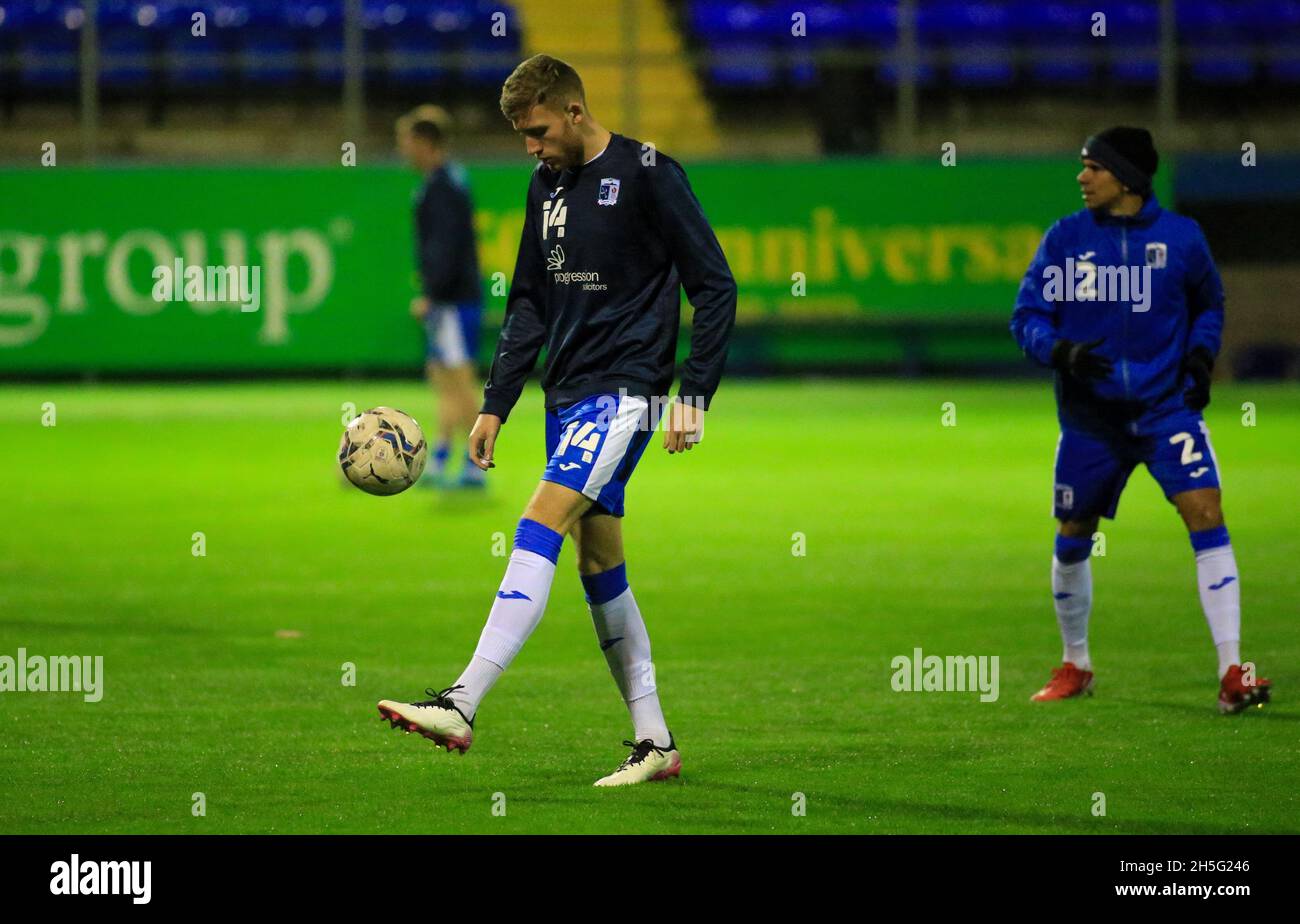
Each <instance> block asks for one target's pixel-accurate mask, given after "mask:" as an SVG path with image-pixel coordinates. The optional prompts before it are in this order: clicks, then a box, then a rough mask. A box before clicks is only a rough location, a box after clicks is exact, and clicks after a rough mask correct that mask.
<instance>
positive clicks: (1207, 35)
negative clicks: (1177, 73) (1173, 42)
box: [1177, 0, 1255, 86]
mask: <svg viewBox="0 0 1300 924" xmlns="http://www.w3.org/2000/svg"><path fill="white" fill-rule="evenodd" d="M1240 13H1241V10H1240V9H1239V8H1238V7H1237V6H1236V5H1235V4H1231V3H1220V2H1217V0H1197V2H1195V3H1189V2H1187V0H1182V2H1180V3H1179V4H1178V6H1177V19H1178V37H1179V40H1180V42H1181V43H1182V44H1183V45H1184V46H1185V50H1184V56H1185V60H1187V61H1188V62H1189V63H1190V65H1191V75H1192V79H1193V80H1195V81H1196V82H1197V83H1202V84H1209V85H1219V86H1243V85H1245V84H1248V83H1250V82H1251V80H1252V79H1254V76H1255V60H1254V53H1253V49H1252V47H1251V43H1250V39H1249V36H1248V35H1247V31H1246V29H1245V26H1244V21H1243V19H1244V17H1242V16H1241V15H1240Z"/></svg>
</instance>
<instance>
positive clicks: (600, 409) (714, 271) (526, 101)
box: [379, 55, 736, 786]
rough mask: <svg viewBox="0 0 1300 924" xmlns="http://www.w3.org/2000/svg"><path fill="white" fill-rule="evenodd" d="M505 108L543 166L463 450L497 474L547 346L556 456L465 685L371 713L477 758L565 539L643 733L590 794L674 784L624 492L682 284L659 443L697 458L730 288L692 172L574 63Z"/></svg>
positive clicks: (532, 66)
mask: <svg viewBox="0 0 1300 924" xmlns="http://www.w3.org/2000/svg"><path fill="white" fill-rule="evenodd" d="M501 111H502V112H503V113H504V114H505V116H506V117H507V118H508V119H509V120H510V122H511V124H512V125H513V126H514V128H515V130H516V131H517V132H519V133H520V134H522V135H523V136H524V139H525V140H524V144H525V147H526V149H527V151H528V153H529V154H530V155H531V156H532V157H534V158H536V159H537V160H538V161H539V163H538V165H537V168H536V169H535V170H534V171H533V176H532V181H531V182H530V183H529V186H528V195H527V206H526V211H525V220H524V228H523V235H522V237H521V239H520V242H519V256H518V259H517V261H516V263H515V274H514V280H513V283H512V285H511V287H510V296H509V300H508V302H507V305H506V319H505V323H504V325H503V327H502V329H501V337H500V340H499V341H498V343H497V350H496V357H495V359H494V360H493V363H492V370H491V372H490V374H489V376H488V382H487V385H486V387H485V389H484V398H483V408H482V413H481V414H480V415H479V417H478V421H477V423H476V424H475V425H474V431H473V433H472V434H471V435H470V441H469V442H470V453H471V456H472V457H473V458H474V459H475V462H476V463H477V464H478V465H479V466H480V467H482V468H483V469H484V470H487V469H489V468H492V467H493V466H494V464H495V463H494V462H493V461H492V460H493V454H494V450H495V446H496V440H497V434H498V432H499V430H500V428H501V426H502V424H503V423H504V422H505V420H506V417H507V416H508V415H509V413H510V410H511V408H513V407H514V405H515V402H516V401H518V399H519V395H520V392H521V391H522V390H523V387H524V381H525V379H526V378H527V377H528V374H529V373H530V372H531V371H532V368H533V366H534V364H535V363H536V362H537V357H538V354H539V353H540V352H541V349H542V347H543V346H545V347H546V350H547V358H546V367H545V371H544V373H543V376H542V387H543V389H544V390H545V392H546V412H547V413H546V454H547V456H548V457H549V458H548V461H547V464H546V468H545V470H544V471H543V473H542V480H541V483H540V484H539V485H538V487H537V490H536V491H535V492H534V494H533V497H532V499H531V500H530V501H529V502H528V506H527V507H526V508H525V510H524V514H523V518H522V519H521V520H520V521H519V528H518V530H517V531H516V532H515V547H514V551H513V552H512V554H511V556H510V562H509V565H508V566H507V567H506V573H505V577H504V579H503V580H502V582H501V585H500V589H499V590H498V591H497V595H496V600H495V601H494V602H493V605H492V610H491V612H490V614H489V615H488V620H487V625H486V626H485V627H484V629H483V633H482V635H481V637H480V638H479V643H478V647H477V648H476V649H475V651H474V656H473V658H472V659H471V661H470V663H469V664H468V665H467V666H466V668H465V670H464V672H463V673H462V674H461V676H460V678H459V679H458V680H457V681H456V683H455V684H454V685H453V686H451V687H448V688H446V689H444V690H442V691H440V692H437V693H435V692H434V691H433V690H432V689H431V690H430V691H429V693H430V695H431V696H432V697H433V698H432V699H430V700H427V701H424V702H419V703H399V702H394V701H391V700H384V701H382V702H381V703H380V704H379V710H380V713H381V714H382V715H384V716H385V717H386V718H388V719H389V720H390V721H391V722H393V724H394V725H395V726H400V727H403V728H406V729H407V730H408V731H420V732H421V733H423V734H424V735H425V736H426V737H428V738H432V739H433V740H434V741H435V742H437V743H439V744H444V745H445V746H446V747H447V750H448V751H450V750H451V749H452V748H453V747H454V748H457V749H458V750H460V751H461V752H462V753H463V752H464V751H465V750H466V749H468V748H469V746H470V742H471V740H472V738H473V734H472V726H473V720H474V717H475V713H476V711H477V709H478V705H479V702H480V701H481V700H482V699H483V697H484V696H485V695H486V694H487V692H488V690H490V689H491V687H492V685H493V684H494V683H495V682H496V680H497V678H498V677H500V676H501V673H502V672H503V671H504V670H505V669H506V668H507V667H508V666H509V665H510V662H511V661H512V660H514V657H515V656H516V655H517V654H518V653H519V650H520V648H522V647H523V644H524V642H525V641H526V640H527V639H528V636H529V635H530V634H531V633H532V631H533V629H534V628H536V626H537V624H538V623H539V622H540V621H541V618H542V614H543V612H544V611H545V609H546V600H547V596H548V595H549V594H550V590H551V583H552V581H553V579H554V577H555V565H556V562H557V560H558V558H559V554H560V547H561V545H562V544H563V542H564V537H565V536H566V535H570V536H572V537H573V540H574V544H575V547H576V551H577V558H578V572H579V574H580V576H581V578H582V583H583V586H584V588H585V590H586V594H587V602H588V606H589V607H590V611H591V617H592V620H593V622H594V624H595V629H596V638H597V640H598V642H599V643H600V649H601V651H602V652H604V655H605V659H606V662H607V664H608V665H609V669H610V672H611V673H612V674H613V676H614V680H615V682H616V683H617V685H618V688H619V691H620V693H621V694H622V696H623V700H624V702H625V703H626V704H627V707H628V711H629V713H630V714H631V719H632V725H633V729H634V732H633V738H634V740H632V741H624V742H623V743H624V745H625V746H627V747H630V748H631V749H632V750H631V753H630V754H629V755H628V756H627V758H626V759H625V760H624V761H623V762H622V764H620V765H619V767H618V768H617V769H615V770H614V772H613V773H610V774H609V775H607V776H604V777H602V778H600V779H599V780H597V781H596V785H597V786H620V785H625V784H632V783H643V782H647V781H650V780H660V779H665V778H667V777H670V776H676V775H678V773H679V772H680V769H681V758H680V755H679V754H678V752H677V744H676V741H675V740H674V738H673V736H672V734H671V732H669V730H668V726H667V723H666V721H665V719H664V714H663V710H662V709H661V708H660V704H659V694H658V690H657V687H656V684H655V671H654V664H653V662H652V661H651V659H650V637H649V635H648V634H647V631H646V626H645V622H644V621H643V619H642V618H641V611H640V609H639V608H638V607H637V603H636V600H635V598H634V597H633V596H632V591H631V589H630V587H629V586H628V580H627V571H626V567H625V564H624V558H623V533H622V529H621V524H620V518H621V517H622V516H623V495H624V489H625V487H626V485H627V481H628V479H629V478H630V477H631V475H632V470H633V469H634V468H635V467H636V464H637V461H638V459H639V458H640V457H641V454H642V452H643V451H644V450H645V447H646V445H647V444H648V443H649V442H650V438H651V436H652V434H653V430H654V428H655V426H656V425H657V423H658V420H659V415H660V412H661V411H662V409H663V405H664V403H666V402H664V401H661V400H660V398H661V396H662V397H665V398H666V395H667V392H668V390H669V389H670V388H671V386H672V380H673V372H674V365H675V356H676V347H677V333H678V325H679V321H680V312H681V296H680V289H681V287H683V286H684V287H685V290H686V295H687V297H688V298H689V299H690V301H691V304H692V305H693V306H694V309H695V315H694V323H693V329H692V334H691V350H690V355H689V357H688V358H687V360H686V364H685V366H684V368H683V372H682V381H681V388H680V391H679V394H678V400H677V401H675V402H673V403H672V404H671V409H670V411H669V414H668V424H667V426H666V428H665V434H664V443H663V445H664V448H665V449H667V450H668V451H669V452H670V453H674V452H681V451H682V450H686V449H690V448H692V447H693V446H694V445H695V443H697V442H698V441H699V438H700V435H701V433H702V431H703V425H704V422H703V417H704V411H705V410H707V409H708V406H709V401H710V399H711V398H712V396H713V393H714V391H715V390H716V389H717V387H718V382H719V380H720V379H721V377H722V368H723V364H724V362H725V360H726V355H727V343H728V340H729V337H730V334H731V329H732V326H733V325H734V323H735V317H736V283H735V281H734V280H733V278H732V275H731V270H730V269H729V267H728V266H727V260H726V257H725V256H723V253H722V248H721V247H719V246H718V241H717V238H716V237H715V236H714V233H713V230H712V228H710V226H709V222H708V219H707V218H706V217H705V215H704V211H703V209H701V207H700V203H699V201H698V200H697V199H696V198H695V195H694V193H693V192H692V191H691V187H690V184H689V183H688V182H687V179H686V174H685V172H684V171H683V170H682V168H681V167H680V166H679V165H678V164H677V162H676V161H674V160H673V159H672V158H670V157H668V156H666V155H664V154H662V153H659V152H657V151H655V150H654V149H653V148H652V147H650V146H648V145H642V144H641V143H640V142H638V141H634V140H633V139H631V138H627V137H624V136H622V135H617V134H614V133H611V132H609V131H607V130H606V129H605V128H603V127H602V126H601V125H600V124H599V123H598V122H596V120H595V119H594V118H592V115H591V113H590V111H589V110H588V109H587V103H586V96H585V93H584V92H583V87H582V81H581V79H580V78H579V77H578V74H577V73H576V72H575V71H574V70H573V68H571V67H570V66H569V65H567V64H565V63H564V62H563V61H558V60H556V59H555V58H551V57H549V56H547V55H537V56H535V57H532V58H529V59H528V60H527V61H525V62H524V63H522V64H520V65H519V67H517V68H516V69H515V71H514V73H513V74H512V75H511V76H510V78H509V79H508V80H507V81H506V83H505V85H504V87H503V88H502V91H501ZM684 516H685V517H686V519H687V520H689V514H686V515H684ZM553 705H554V707H555V708H563V706H564V704H563V703H561V702H555V703H554V704H553Z"/></svg>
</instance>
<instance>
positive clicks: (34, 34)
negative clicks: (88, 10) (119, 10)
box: [6, 0, 85, 90]
mask: <svg viewBox="0 0 1300 924" xmlns="http://www.w3.org/2000/svg"><path fill="white" fill-rule="evenodd" d="M11 10H12V13H11V15H14V16H15V17H16V23H17V24H18V25H19V26H20V27H21V32H18V34H17V35H16V36H15V40H16V41H17V42H18V81H19V85H20V86H21V87H23V88H25V89H28V90H70V89H74V88H76V86H77V83H78V80H79V74H80V63H79V62H80V57H79V56H80V53H81V27H82V24H83V23H84V22H85V11H84V10H83V9H82V8H81V5H80V4H79V3H76V2H73V0H66V2H48V0H47V2H44V3H42V2H32V3H28V4H23V5H22V7H21V8H18V7H17V5H9V4H6V12H7V13H10V11H11Z"/></svg>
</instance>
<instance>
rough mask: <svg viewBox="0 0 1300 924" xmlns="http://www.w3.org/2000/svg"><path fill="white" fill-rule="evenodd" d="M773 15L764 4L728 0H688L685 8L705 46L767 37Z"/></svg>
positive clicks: (730, 43) (770, 30)
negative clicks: (689, 1)
mask: <svg viewBox="0 0 1300 924" xmlns="http://www.w3.org/2000/svg"><path fill="white" fill-rule="evenodd" d="M775 18H776V17H775V16H774V15H773V14H772V11H771V8H770V7H768V6H766V5H765V4H762V3H737V2H729V0H692V2H691V4H690V8H689V11H688V19H689V21H690V24H691V28H692V29H693V30H694V32H695V34H696V35H698V36H699V38H700V39H701V41H703V42H704V44H705V45H706V46H715V45H719V44H721V45H734V44H736V43H743V42H744V41H745V40H749V41H752V40H754V39H757V38H759V37H760V36H769V37H770V35H771V33H772V29H773V22H774V21H775Z"/></svg>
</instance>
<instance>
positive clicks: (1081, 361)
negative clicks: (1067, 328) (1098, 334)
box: [1052, 337, 1114, 379]
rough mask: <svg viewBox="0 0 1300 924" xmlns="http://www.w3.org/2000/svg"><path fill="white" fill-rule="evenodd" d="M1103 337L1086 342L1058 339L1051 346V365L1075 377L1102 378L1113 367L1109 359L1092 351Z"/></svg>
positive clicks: (1099, 344) (1107, 374)
mask: <svg viewBox="0 0 1300 924" xmlns="http://www.w3.org/2000/svg"><path fill="white" fill-rule="evenodd" d="M1103 340H1105V338H1104V337H1102V338H1099V339H1097V340H1089V341H1088V342H1087V343H1075V342H1074V341H1073V340H1058V341H1056V343H1055V344H1054V345H1053V346H1052V366H1053V367H1054V368H1056V369H1060V370H1061V371H1062V372H1066V373H1069V374H1070V375H1072V376H1074V377H1075V378H1076V379H1104V378H1106V377H1107V376H1109V375H1110V373H1111V370H1112V369H1113V368H1114V367H1113V366H1112V365H1111V362H1110V360H1109V359H1107V358H1106V357H1105V356H1101V355H1099V354H1097V353H1094V352H1092V351H1093V350H1095V349H1097V347H1099V346H1101V344H1102V341H1103Z"/></svg>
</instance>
